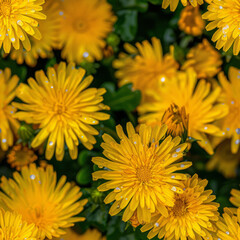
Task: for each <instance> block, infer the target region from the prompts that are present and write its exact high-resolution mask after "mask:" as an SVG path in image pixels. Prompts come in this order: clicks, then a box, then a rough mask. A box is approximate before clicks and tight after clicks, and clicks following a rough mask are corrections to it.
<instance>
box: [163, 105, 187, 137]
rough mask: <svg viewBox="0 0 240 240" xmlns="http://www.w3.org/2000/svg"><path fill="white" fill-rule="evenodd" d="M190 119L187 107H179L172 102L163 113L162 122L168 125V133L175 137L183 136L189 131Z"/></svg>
mask: <svg viewBox="0 0 240 240" xmlns="http://www.w3.org/2000/svg"><path fill="white" fill-rule="evenodd" d="M188 119H189V116H188V115H187V114H186V109H185V107H181V108H179V107H178V106H177V105H176V104H172V105H171V106H170V107H169V108H168V109H167V110H166V111H165V113H164V114H163V117H162V121H161V124H166V125H167V127H168V130H167V134H170V135H172V136H174V137H176V136H182V135H183V134H184V133H187V131H188Z"/></svg>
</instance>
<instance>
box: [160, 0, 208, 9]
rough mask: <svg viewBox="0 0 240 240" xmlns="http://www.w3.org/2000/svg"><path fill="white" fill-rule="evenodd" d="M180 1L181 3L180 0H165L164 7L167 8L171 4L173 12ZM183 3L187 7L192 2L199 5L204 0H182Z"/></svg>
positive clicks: (193, 4) (194, 5)
mask: <svg viewBox="0 0 240 240" xmlns="http://www.w3.org/2000/svg"><path fill="white" fill-rule="evenodd" d="M209 1H211V0H209ZM178 3H179V0H163V3H162V7H163V8H164V9H166V8H167V7H168V6H170V10H171V11H172V12H173V11H175V10H176V8H177V6H178ZM181 3H182V5H183V6H184V7H186V6H187V5H188V4H191V5H192V6H193V7H197V6H198V5H202V4H203V3H204V1H203V0H181Z"/></svg>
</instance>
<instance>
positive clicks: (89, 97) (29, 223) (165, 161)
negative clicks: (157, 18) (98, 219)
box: [0, 0, 240, 240]
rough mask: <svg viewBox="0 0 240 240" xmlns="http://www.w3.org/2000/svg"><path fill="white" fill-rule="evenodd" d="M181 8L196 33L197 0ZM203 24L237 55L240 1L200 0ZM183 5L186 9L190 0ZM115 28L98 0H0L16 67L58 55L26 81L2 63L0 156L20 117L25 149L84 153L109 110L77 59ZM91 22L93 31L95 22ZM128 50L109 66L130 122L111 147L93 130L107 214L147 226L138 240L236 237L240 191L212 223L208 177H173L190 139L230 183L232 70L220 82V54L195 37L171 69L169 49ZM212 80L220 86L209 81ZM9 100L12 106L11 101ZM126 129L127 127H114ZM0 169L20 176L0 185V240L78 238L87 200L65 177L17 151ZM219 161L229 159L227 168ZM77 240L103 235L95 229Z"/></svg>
mask: <svg viewBox="0 0 240 240" xmlns="http://www.w3.org/2000/svg"><path fill="white" fill-rule="evenodd" d="M181 2H182V4H183V5H184V6H186V7H185V8H184V10H183V11H182V13H181V18H180V21H179V28H180V29H181V30H183V31H185V32H186V33H187V34H192V35H194V36H198V35H201V33H202V31H203V29H204V27H205V23H204V21H203V20H202V18H201V14H200V12H199V5H201V4H203V1H202V0H198V1H196V0H191V1H189V2H188V1H187V0H181ZM208 3H209V6H208V12H206V13H205V14H203V18H204V19H208V20H209V21H211V23H209V24H208V25H207V26H206V29H207V30H212V29H214V28H218V30H217V31H216V33H215V34H214V35H213V41H217V46H216V47H217V48H218V49H220V48H222V47H223V50H224V51H227V50H228V49H229V48H230V47H231V45H233V53H234V54H238V53H239V51H240V39H239V38H240V30H239V29H240V18H239V16H238V14H240V11H239V10H240V3H239V1H238V0H212V1H209V2H208ZM189 4H191V5H189ZM169 5H170V9H171V11H174V10H175V9H176V7H177V5H178V1H176V0H175V1H170V0H163V8H167V7H168V6H169ZM115 21H116V17H115V16H114V14H113V12H112V9H111V5H110V4H109V3H107V1H106V0H81V1H79V0H65V1H60V0H59V1H58V0H56V1H55V0H48V1H46V3H45V1H44V0H0V45H1V46H3V50H4V53H5V54H10V57H11V58H12V59H14V60H16V61H17V62H18V63H19V64H22V63H23V62H24V61H25V62H26V64H28V65H29V66H35V65H36V63H37V59H38V58H39V57H41V58H49V57H51V56H52V55H53V49H58V50H61V56H62V58H63V59H66V60H67V62H68V63H67V64H66V63H65V62H60V63H59V64H58V65H56V66H54V67H49V68H48V69H47V71H46V74H45V73H44V71H43V70H40V71H36V73H35V79H34V78H29V79H28V81H27V83H20V84H19V78H18V76H16V75H14V76H11V71H10V69H9V68H6V69H4V70H0V149H1V150H3V151H7V150H8V149H9V147H12V146H13V145H14V143H15V142H16V141H15V140H16V139H17V138H18V133H17V132H18V130H19V128H20V125H21V124H20V122H25V123H27V124H31V125H33V126H34V127H35V128H36V129H38V133H37V135H36V136H35V137H34V138H33V140H32V142H31V147H32V148H33V149H34V150H38V151H42V149H44V151H45V158H46V159H47V160H51V159H52V158H53V156H54V155H55V157H56V159H57V160H59V161H62V160H63V159H64V155H65V152H66V150H65V149H66V148H67V150H68V152H69V155H70V157H71V158H72V159H76V158H77V157H78V146H79V145H80V144H82V145H83V146H84V147H86V148H87V149H88V150H91V149H92V148H93V146H94V144H95V143H96V139H95V137H94V136H96V135H98V134H99V132H98V130H97V129H96V128H95V127H94V126H95V125H98V124H99V123H100V121H104V120H108V119H109V118H110V115H109V114H108V113H105V112H104V111H106V110H109V109H110V108H109V107H108V106H107V105H105V104H104V103H103V95H104V93H105V92H106V89H104V88H93V87H90V85H91V83H92V81H93V77H92V76H91V75H89V76H86V71H85V70H84V69H83V68H78V67H76V65H75V64H77V65H79V64H80V63H81V62H82V61H83V60H87V61H90V62H93V61H95V60H101V59H102V58H103V49H104V47H105V46H106V42H105V40H104V39H105V38H106V37H107V35H108V34H109V33H110V32H111V31H112V30H113V24H114V23H115ZM96 26H97V27H96ZM124 49H125V51H126V52H122V53H120V54H119V57H118V59H115V60H114V61H113V67H114V68H115V69H116V78H117V79H118V80H119V81H118V84H119V86H123V85H125V84H127V83H132V84H133V88H134V89H137V90H140V91H141V94H142V99H141V103H140V105H139V106H138V107H137V109H136V111H137V113H138V116H139V118H138V123H139V125H138V126H137V127H136V128H134V126H133V125H132V124H131V123H130V122H128V123H127V124H126V133H127V134H126V133H125V131H124V130H123V127H122V126H120V125H118V126H117V127H116V132H117V136H118V138H119V139H118V140H116V139H114V138H113V137H112V136H110V135H108V134H106V133H105V134H103V136H102V139H103V142H102V144H101V147H102V148H103V155H104V156H105V157H99V156H98V157H93V158H92V162H93V163H94V164H95V165H97V166H98V167H99V168H103V170H97V171H95V172H94V173H93V174H92V176H93V180H98V179H103V180H106V181H105V182H104V183H103V184H101V185H100V186H99V187H98V190H99V191H102V192H104V191H108V194H107V196H106V198H105V199H104V202H105V203H106V204H110V203H111V207H110V211H109V214H110V215H111V216H114V215H117V214H119V213H121V214H122V220H123V221H125V222H127V221H130V223H131V224H132V226H134V227H138V226H139V225H142V226H141V231H143V232H145V231H149V233H148V238H149V239H151V238H153V237H155V236H158V238H159V239H162V238H164V239H166V240H171V239H176V240H179V239H181V240H185V239H196V240H199V239H205V240H206V239H208V240H211V239H224V238H226V239H227V240H232V239H239V238H240V191H238V190H232V197H231V198H230V201H231V202H232V203H233V204H234V205H235V206H236V208H226V209H225V210H224V213H223V215H222V217H221V216H220V214H219V212H218V208H219V204H218V203H216V202H213V201H214V200H215V196H214V195H212V190H205V187H206V186H207V183H208V182H207V180H206V179H200V178H198V175H197V174H194V175H193V176H190V175H188V174H186V172H184V171H183V170H185V169H187V168H189V167H190V166H191V164H192V163H191V162H190V161H187V160H186V159H185V155H186V153H187V152H188V150H189V149H190V148H191V145H192V142H193V141H194V140H197V143H198V145H199V146H200V147H201V148H203V149H204V150H205V151H206V152H207V153H208V154H210V155H213V154H214V151H216V152H215V154H214V156H213V157H212V158H211V160H210V161H209V162H208V165H207V168H208V169H209V170H211V169H213V168H216V167H217V168H219V170H220V171H221V172H222V173H223V174H224V175H225V176H234V174H235V168H236V165H237V164H238V162H239V160H240V150H239V145H240V94H239V93H240V69H237V68H234V67H230V68H229V80H228V79H227V77H226V76H225V75H224V73H223V72H222V68H221V65H222V59H221V54H220V53H219V52H218V51H217V50H215V49H214V48H213V47H212V45H211V44H210V43H209V42H208V41H207V40H206V39H204V40H203V41H202V42H201V43H199V44H197V45H196V46H194V47H193V48H191V49H190V51H189V52H188V54H187V56H186V59H185V62H184V63H183V64H180V63H178V62H177V60H176V59H175V57H174V48H173V47H171V48H170V52H169V53H167V54H165V55H163V51H162V46H161V43H160V40H159V39H158V38H156V37H153V38H152V39H151V42H149V41H147V40H144V41H143V42H138V43H136V44H135V46H133V45H131V44H129V43H125V44H124ZM217 74H218V81H217V80H216V79H215V78H214V77H215V76H216V75H217ZM16 97H17V98H18V101H16V100H14V99H15V98H16ZM124 127H125V126H124ZM7 158H8V163H9V164H11V166H12V167H15V168H16V169H17V170H18V171H20V172H18V171H16V172H14V173H13V177H12V178H10V179H7V178H6V177H2V178H1V182H0V189H1V192H0V239H2V240H10V239H11V240H12V239H16V240H23V239H26V240H44V239H46V238H47V239H62V238H61V236H63V237H65V238H66V239H72V240H74V239H80V238H79V235H78V234H76V233H75V232H74V231H72V230H71V229H70V227H72V226H73V225H74V223H76V222H80V221H84V218H83V217H79V216H78V214H79V213H80V212H81V211H82V210H83V208H84V206H85V205H86V203H87V199H84V200H80V198H81V196H82V192H81V191H80V188H79V187H78V186H76V185H74V184H72V183H69V182H66V180H67V179H66V176H61V178H60V179H59V180H57V175H56V172H54V170H53V167H52V166H51V165H48V164H46V163H42V165H41V166H40V167H37V166H36V164H34V163H33V162H34V161H36V160H37V156H36V155H35V152H34V151H33V150H32V149H29V148H27V147H26V146H23V145H21V144H17V145H15V146H13V147H12V148H11V149H10V151H9V153H8V156H7ZM229 159H230V161H231V163H229ZM86 239H97V240H98V239H99V240H103V239H105V237H102V235H101V233H100V232H98V231H97V230H88V231H87V233H86Z"/></svg>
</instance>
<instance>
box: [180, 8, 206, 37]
mask: <svg viewBox="0 0 240 240" xmlns="http://www.w3.org/2000/svg"><path fill="white" fill-rule="evenodd" d="M178 26H179V29H180V30H182V31H184V32H185V33H186V34H189V35H193V36H199V35H202V32H203V29H204V27H205V22H204V21H203V19H202V16H201V13H200V11H199V7H198V6H197V7H193V6H190V5H189V6H186V7H185V8H184V9H183V10H182V11H181V14H180V19H179V21H178Z"/></svg>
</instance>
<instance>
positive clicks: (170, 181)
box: [92, 123, 191, 224]
mask: <svg viewBox="0 0 240 240" xmlns="http://www.w3.org/2000/svg"><path fill="white" fill-rule="evenodd" d="M116 130H117V134H118V136H119V138H120V143H117V142H116V141H115V140H114V139H113V138H112V137H110V136H109V135H107V134H104V135H103V140H104V143H102V144H101V146H102V148H103V149H104V151H103V154H104V155H105V157H106V158H107V159H105V158H102V157H94V158H93V159H92V161H93V162H94V163H95V164H96V165H98V166H99V167H100V168H102V167H106V168H107V169H108V170H101V171H97V172H94V173H93V179H94V180H97V179H105V180H108V181H107V182H106V183H104V184H102V185H100V186H99V187H98V190H99V191H108V190H111V192H110V193H109V194H108V195H107V197H106V198H105V200H104V202H105V203H106V204H108V203H111V202H113V201H114V203H113V204H112V206H111V208H110V211H109V213H110V215H111V216H113V215H116V214H118V213H119V212H121V211H122V210H124V212H123V217H122V219H123V221H125V222H126V221H128V220H129V219H131V217H132V216H133V215H134V214H135V211H137V218H138V221H139V222H140V223H141V224H143V223H144V222H149V221H150V220H151V214H152V213H154V212H155V211H156V210H158V211H159V212H161V213H162V214H163V215H164V216H166V217H167V216H168V212H167V208H166V206H173V204H174V193H175V192H179V193H182V192H183V190H182V189H181V188H180V186H181V181H182V180H184V179H186V176H185V174H182V173H176V171H178V170H183V169H186V168H188V167H190V166H191V163H190V162H180V160H181V159H182V157H183V154H184V153H183V152H184V150H185V149H186V147H187V144H186V143H183V144H180V141H181V139H180V137H176V138H172V137H171V136H168V137H165V134H166V132H167V126H166V125H164V126H162V127H159V126H156V127H154V128H151V127H150V126H146V125H140V127H139V133H136V132H135V130H134V128H133V126H132V124H131V123H127V133H128V136H126V135H125V133H124V132H123V129H122V127H121V126H120V125H118V126H117V127H116ZM179 144H180V145H179Z"/></svg>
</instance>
